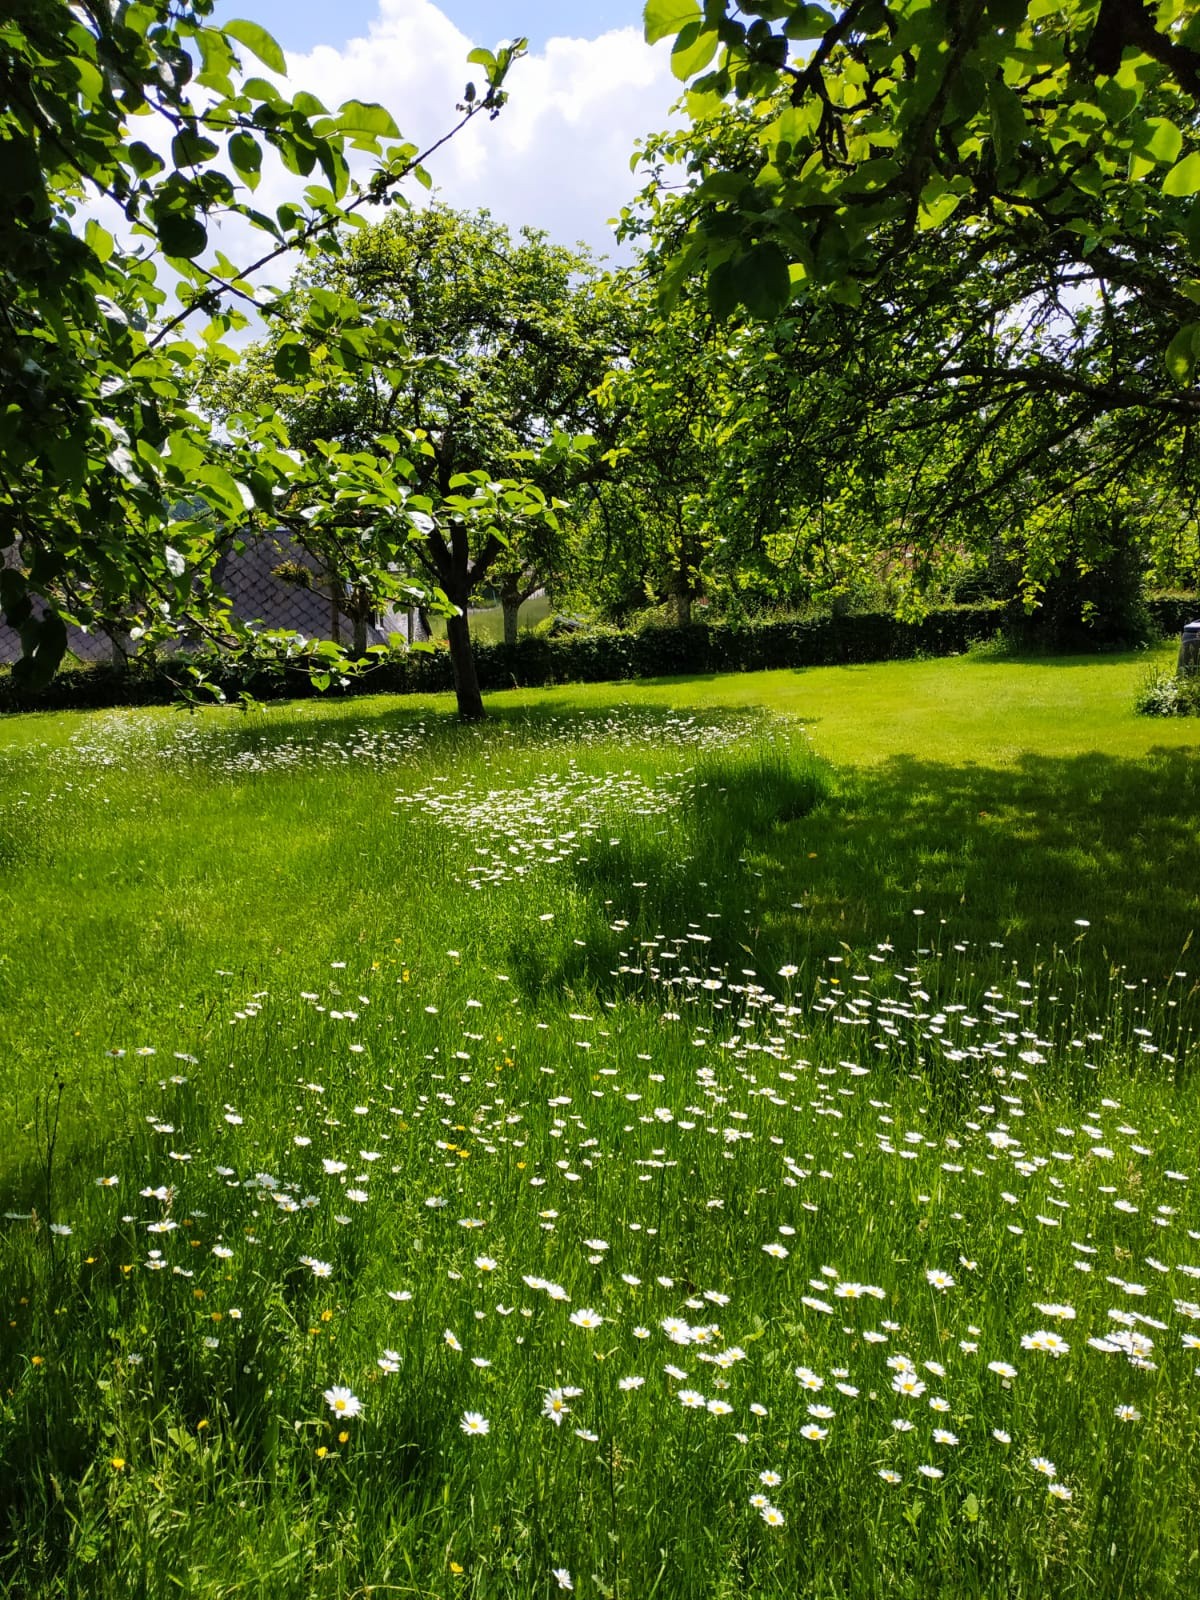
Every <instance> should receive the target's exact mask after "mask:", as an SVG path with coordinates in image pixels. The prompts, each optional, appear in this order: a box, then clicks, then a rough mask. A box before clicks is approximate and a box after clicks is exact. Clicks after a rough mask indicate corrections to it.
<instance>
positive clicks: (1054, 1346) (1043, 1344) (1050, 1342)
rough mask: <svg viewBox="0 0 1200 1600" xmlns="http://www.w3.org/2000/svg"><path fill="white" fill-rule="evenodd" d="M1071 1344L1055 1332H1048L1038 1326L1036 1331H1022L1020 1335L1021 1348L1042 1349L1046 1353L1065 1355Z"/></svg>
mask: <svg viewBox="0 0 1200 1600" xmlns="http://www.w3.org/2000/svg"><path fill="white" fill-rule="evenodd" d="M1070 1348H1071V1346H1070V1345H1069V1344H1068V1343H1067V1341H1066V1340H1065V1339H1063V1338H1061V1337H1060V1336H1059V1335H1058V1334H1057V1333H1048V1332H1047V1331H1046V1330H1045V1329H1044V1328H1040V1329H1039V1330H1038V1331H1037V1333H1023V1334H1022V1335H1021V1349H1022V1350H1044V1351H1045V1352H1046V1354H1047V1355H1052V1356H1065V1355H1066V1354H1068V1352H1069V1351H1070Z"/></svg>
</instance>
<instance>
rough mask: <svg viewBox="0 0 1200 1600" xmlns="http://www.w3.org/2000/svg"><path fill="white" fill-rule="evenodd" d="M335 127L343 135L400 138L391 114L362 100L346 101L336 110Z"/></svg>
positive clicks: (381, 107)
mask: <svg viewBox="0 0 1200 1600" xmlns="http://www.w3.org/2000/svg"><path fill="white" fill-rule="evenodd" d="M337 125H338V127H339V128H340V129H341V130H342V132H343V133H369V134H373V135H375V137H376V138H380V139H398V138H399V137H400V130H399V128H398V127H397V126H396V124H395V123H394V122H393V121H392V115H391V112H390V111H387V110H385V109H384V107H383V106H379V105H375V104H373V103H368V102H366V101H363V100H347V101H346V103H345V104H344V105H343V106H341V107H340V108H339V110H338V119H337Z"/></svg>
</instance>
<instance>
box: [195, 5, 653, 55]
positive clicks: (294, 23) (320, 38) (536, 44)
mask: <svg viewBox="0 0 1200 1600" xmlns="http://www.w3.org/2000/svg"><path fill="white" fill-rule="evenodd" d="M377 10H378V7H377V4H376V0H336V3H330V0H220V3H219V6H218V11H217V16H218V18H230V17H249V18H250V19H251V20H252V21H254V22H261V23H262V25H263V27H264V28H266V29H267V31H268V32H269V33H273V34H274V35H275V37H276V38H277V39H278V40H279V42H280V44H281V45H282V46H283V47H284V49H285V50H295V51H306V50H311V49H312V48H313V46H314V45H318V44H328V45H334V46H337V45H341V44H344V43H345V41H346V40H347V39H351V38H354V37H355V36H356V35H362V34H365V33H366V32H367V29H368V25H369V24H370V22H371V21H372V20H373V18H374V17H375V16H376V14H377ZM440 10H442V11H443V12H444V13H445V14H446V16H448V17H449V18H450V20H451V22H453V23H454V24H455V25H456V26H457V27H459V28H461V30H462V31H463V33H465V34H467V35H468V37H469V38H470V39H471V41H472V43H473V44H482V45H488V46H491V45H494V44H496V43H497V42H498V41H499V40H501V39H515V38H516V37H517V36H518V35H519V34H520V35H524V37H526V38H527V39H528V40H529V43H530V47H531V48H532V49H534V50H540V49H542V48H543V46H544V45H545V42H546V40H547V39H549V38H551V37H553V36H554V35H562V34H566V35H570V36H573V37H576V38H585V39H594V38H596V36H597V35H598V34H601V33H605V32H607V31H608V30H609V29H611V28H623V27H630V26H633V27H640V26H641V20H642V5H641V0H442V4H441V5H440Z"/></svg>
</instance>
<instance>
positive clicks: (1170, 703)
mask: <svg viewBox="0 0 1200 1600" xmlns="http://www.w3.org/2000/svg"><path fill="white" fill-rule="evenodd" d="M1133 708H1134V710H1135V711H1136V712H1137V714H1138V716H1140V717H1197V716H1200V673H1195V672H1181V673H1174V672H1164V671H1163V670H1162V668H1161V667H1154V668H1152V669H1151V670H1150V671H1149V672H1148V673H1147V674H1146V676H1145V677H1144V678H1143V680H1142V682H1141V685H1140V686H1139V688H1138V691H1137V694H1136V695H1135V696H1134V701H1133Z"/></svg>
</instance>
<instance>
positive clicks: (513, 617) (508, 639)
mask: <svg viewBox="0 0 1200 1600" xmlns="http://www.w3.org/2000/svg"><path fill="white" fill-rule="evenodd" d="M500 609H501V610H502V611H503V612H504V642H505V644H506V645H509V646H512V645H515V644H516V642H517V616H518V614H519V612H520V610H521V602H520V600H518V599H517V597H516V596H515V595H509V594H502V595H501V596H500Z"/></svg>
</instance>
